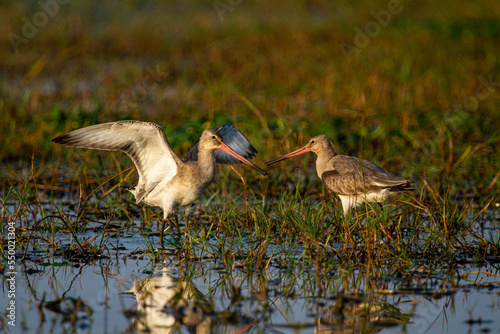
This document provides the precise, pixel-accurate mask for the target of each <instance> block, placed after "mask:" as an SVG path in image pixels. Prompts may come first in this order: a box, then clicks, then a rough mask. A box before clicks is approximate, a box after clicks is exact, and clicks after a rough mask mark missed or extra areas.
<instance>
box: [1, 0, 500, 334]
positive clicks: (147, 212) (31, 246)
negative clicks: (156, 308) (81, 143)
mask: <svg viewBox="0 0 500 334" xmlns="http://www.w3.org/2000/svg"><path fill="white" fill-rule="evenodd" d="M214 3H215V2H214ZM214 3H211V2H203V3H200V2H197V1H182V2H168V3H162V2H155V1H146V2H137V1H125V2H123V3H121V2H120V5H119V6H118V5H117V3H115V1H110V2H96V1H71V2H69V3H67V4H64V5H62V4H61V5H60V6H58V9H57V13H55V14H54V15H53V16H50V18H49V19H48V22H47V23H46V24H45V25H44V26H43V27H39V29H37V33H36V34H34V36H33V37H29V38H28V37H27V36H24V35H23V34H24V32H25V28H24V27H23V24H25V22H27V21H30V20H31V19H32V18H33V17H34V15H35V14H36V13H38V12H40V11H43V10H44V9H43V8H41V7H40V4H39V3H38V2H26V1H25V2H18V3H1V4H0V17H2V22H3V23H2V25H1V26H0V32H1V33H0V43H1V45H3V47H2V48H0V67H1V69H2V71H1V72H0V73H1V77H2V80H1V81H0V127H1V129H2V131H1V132H0V148H1V150H0V156H1V163H0V200H1V203H2V205H1V216H0V227H1V229H0V230H1V231H2V233H1V234H0V239H1V240H2V245H5V246H4V247H3V252H4V254H5V252H6V250H7V248H6V245H7V242H6V233H5V232H6V230H7V223H8V222H15V225H16V245H17V248H16V256H17V258H18V259H19V266H22V267H23V271H24V274H23V275H25V276H26V279H28V278H29V277H35V276H32V275H38V274H40V273H41V272H43V271H44V270H45V268H56V267H57V266H63V267H64V266H69V267H70V268H71V270H76V269H78V268H80V269H82V268H83V267H85V266H87V265H92V264H96V263H100V264H101V263H105V262H106V261H115V262H117V263H118V262H119V259H122V258H130V259H141V260H142V261H147V263H148V265H147V266H146V267H149V269H148V270H149V273H148V275H150V277H149V278H150V279H151V277H157V276H158V270H160V269H161V268H162V267H163V266H165V263H167V264H168V266H169V267H175V268H177V269H176V272H175V276H178V278H179V280H181V281H186V282H187V283H186V284H187V285H189V284H190V282H191V283H192V282H193V280H195V279H196V277H200V276H204V275H206V272H205V270H208V269H207V268H211V269H212V270H217V272H218V273H220V275H221V277H222V276H223V277H224V278H221V279H220V281H218V282H219V283H220V285H219V286H217V287H216V288H214V291H212V292H213V293H214V294H217V293H219V294H222V295H224V296H230V297H229V299H230V300H231V303H230V304H231V307H229V308H228V309H227V310H225V311H224V312H221V313H220V314H219V316H218V317H216V319H213V320H214V321H215V322H219V321H222V322H226V323H227V322H229V323H231V322H237V323H240V324H253V323H255V322H256V321H257V320H256V319H260V320H258V321H264V322H265V321H266V320H265V319H268V318H269V317H270V314H265V313H266V312H267V311H269V309H272V307H271V306H269V305H268V304H266V303H269V298H271V297H270V296H273V297H276V298H278V297H277V296H280V297H279V298H284V299H286V300H289V298H290V299H292V300H293V299H294V298H300V299H301V298H303V299H304V300H305V304H308V303H310V304H308V305H307V306H308V307H309V308H310V309H314V308H316V309H321V312H319V311H318V312H319V313H321V316H320V315H318V317H317V323H316V324H314V326H316V327H317V328H318V329H319V327H318V326H320V325H321V324H326V327H327V328H329V329H332V328H333V329H341V328H342V326H347V323H349V321H347V320H346V319H350V320H353V319H358V318H360V319H363V321H364V322H363V323H362V324H359V323H356V324H354V323H355V322H356V321H355V320H353V322H352V327H350V328H364V329H365V330H368V329H369V330H375V329H377V328H382V327H387V326H392V325H396V324H397V325H400V326H402V328H403V330H404V328H405V326H406V324H408V322H409V321H410V319H409V317H411V315H412V314H413V313H412V312H414V309H413V311H410V312H406V313H405V312H402V311H400V310H399V308H398V307H397V305H398V303H397V302H394V303H387V299H388V297H387V296H391V295H393V294H396V295H397V294H416V295H418V296H425V297H426V298H427V297H429V296H430V297H429V298H431V297H432V298H438V297H440V296H441V297H442V296H445V295H446V296H449V295H452V294H455V293H457V291H459V290H460V289H461V288H464V287H465V286H466V285H465V283H464V282H471V281H472V282H474V283H473V284H475V285H481V282H479V281H477V280H474V279H472V278H471V276H470V272H475V270H476V269H477V270H478V271H481V270H482V274H481V275H483V276H480V277H484V275H486V276H488V277H498V263H500V233H499V229H500V226H499V224H498V220H499V219H500V216H499V205H500V204H499V198H498V194H499V193H500V180H499V177H500V159H499V156H498V152H499V149H500V109H499V108H498V105H499V103H498V102H499V97H500V91H499V90H500V85H499V83H498V82H499V80H500V79H499V78H500V65H499V62H498V59H497V57H496V55H498V54H500V42H499V39H498V37H499V36H500V25H499V24H498V17H499V16H500V7H498V5H497V4H496V2H494V1H487V2H484V1H483V2H481V1H472V2H470V3H468V4H466V5H463V6H459V7H458V8H456V7H457V6H455V3H454V2H451V0H447V1H440V2H427V3H425V4H422V3H416V2H406V1H402V2H401V6H402V7H401V8H402V9H401V11H400V12H398V14H397V15H396V14H394V15H392V16H391V18H390V22H388V23H387V24H386V25H380V24H379V30H378V32H377V33H376V34H374V33H370V34H367V35H366V36H365V37H366V40H365V43H363V45H362V47H361V46H360V45H357V44H356V41H358V42H359V40H360V38H361V37H358V39H357V37H356V36H357V34H359V31H361V32H363V31H365V28H366V27H368V25H367V24H368V23H370V22H372V21H373V22H377V21H376V20H375V16H373V14H372V12H375V13H380V12H381V11H382V10H385V9H387V2H384V1H376V2H373V1H361V2H357V3H355V4H354V3H348V2H345V3H344V2H341V3H335V4H334V3H331V2H329V1H307V2H304V1H294V2H283V1H277V2H255V1H250V2H246V1H242V2H239V3H238V4H236V2H229V3H230V4H231V10H228V11H224V12H220V8H219V9H217V7H215V6H214V5H213V4H214ZM224 3H225V2H224ZM235 4H236V5H235ZM452 8H453V9H452ZM47 17H49V16H47ZM23 18H27V20H22V19H23ZM31 21H32V20H31ZM372 26H373V24H372ZM12 34H15V35H17V36H18V37H19V38H21V37H22V38H24V39H22V40H20V39H18V40H15V41H22V42H19V43H13V39H12V38H13V36H14V35H12ZM346 45H349V46H350V47H353V46H354V47H355V50H356V51H355V52H352V53H349V54H348V55H346V53H345V46H346ZM352 50H354V49H352ZM123 119H139V120H147V121H152V122H156V123H158V124H160V125H161V126H163V127H164V129H165V133H166V135H167V138H168V139H169V142H170V143H171V145H172V147H173V149H174V150H175V151H176V152H177V153H178V154H179V155H180V156H183V155H184V154H186V153H187V151H188V150H189V149H190V148H191V147H192V146H193V145H194V144H195V143H196V142H197V141H198V139H199V136H200V134H201V132H202V131H203V129H205V128H207V127H212V128H214V127H216V126H218V125H221V124H223V123H226V122H231V123H233V124H234V125H235V127H237V128H238V129H239V130H240V131H242V132H243V133H244V134H245V135H246V137H247V138H248V139H249V140H250V141H251V142H252V144H253V145H254V146H255V147H256V148H257V150H258V151H259V153H258V154H257V156H256V158H255V159H254V160H253V161H254V162H255V163H256V164H257V165H260V166H263V162H264V161H266V160H269V159H271V158H274V157H276V156H279V155H281V154H283V153H286V152H289V151H291V150H293V149H294V148H297V147H299V146H301V145H303V144H305V143H306V142H307V140H308V139H309V138H311V137H312V136H314V135H317V134H320V133H324V134H326V135H328V136H329V137H330V138H331V139H332V140H333V142H334V144H335V147H336V148H337V151H338V152H339V153H343V154H349V155H355V156H358V157H360V158H363V159H367V160H370V161H373V162H376V163H377V164H379V165H381V166H382V167H383V168H384V169H386V170H387V171H388V172H389V173H393V174H395V175H400V176H402V177H404V178H407V179H412V180H414V181H415V182H416V187H417V188H418V190H417V191H416V192H414V193H413V194H410V195H401V196H399V197H396V198H395V200H394V201H392V202H391V203H390V204H387V205H384V206H383V207H379V206H376V205H373V206H372V205H369V204H366V205H364V206H362V207H360V208H358V209H357V210H356V211H355V212H354V214H353V215H352V218H351V219H350V220H346V219H345V218H344V216H343V214H342V209H341V205H340V201H339V200H338V198H337V197H336V196H333V195H331V194H329V193H328V192H327V191H326V190H325V189H324V186H323V185H322V183H321V181H320V180H319V179H318V178H317V176H316V173H315V171H314V168H313V167H314V156H313V155H310V156H303V158H301V159H294V160H290V161H287V162H286V163H281V164H279V165H276V166H274V167H272V168H269V169H268V173H269V174H270V177H268V178H264V177H262V176H260V175H259V174H258V173H255V172H253V171H251V170H249V169H245V168H240V167H225V166H220V167H219V173H218V175H217V177H216V179H215V181H214V183H213V184H212V185H211V186H210V187H209V188H208V191H207V192H206V193H205V194H204V195H203V197H202V199H201V200H200V201H198V202H197V203H196V205H195V206H194V207H193V208H192V209H191V212H190V214H189V215H186V214H185V213H184V211H183V210H182V209H181V210H178V211H177V213H176V214H175V215H173V216H172V218H171V219H169V221H168V223H167V226H168V229H167V231H166V234H165V247H161V246H160V242H159V237H160V233H159V227H160V226H161V225H162V218H161V214H160V211H159V210H157V209H155V208H151V207H148V206H146V205H143V204H139V205H137V204H135V201H134V200H133V197H132V195H131V194H129V193H128V192H127V191H126V190H125V189H123V188H120V187H119V186H120V185H132V184H134V183H135V182H136V179H137V175H136V172H135V170H134V169H133V168H130V167H131V166H132V162H131V161H130V160H129V159H128V157H127V156H126V155H125V154H122V153H120V152H118V153H114V152H113V153H112V152H95V151H91V150H81V149H67V148H64V147H61V146H59V145H54V144H53V143H51V140H52V138H54V137H55V136H57V135H60V134H61V133H64V132H67V131H70V130H74V129H76V128H80V127H83V126H88V125H92V124H96V123H103V122H109V121H116V120H123ZM124 245H125V246H124ZM132 245H133V246H132ZM5 266H6V263H4V262H0V270H1V271H2V272H7V271H8V270H7V269H6V267H5ZM80 266H83V267H80ZM214 268H215V269H214ZM464 268H468V269H467V270H465V269H464ZM470 268H472V269H474V270H472V269H470ZM68 270H69V269H68ZM141 270H144V269H141ZM20 272H21V270H20ZM235 272H236V274H235ZM268 272H271V274H268ZM41 275H43V274H41ZM163 275H164V274H161V276H162V277H164V276H163ZM266 275H269V276H266ZM235 276H236V277H238V279H241V280H243V281H245V280H247V281H248V282H250V283H248V285H249V286H250V288H248V289H249V291H250V292H249V293H248V294H247V295H245V296H242V294H241V291H240V290H238V284H237V283H235V282H234V281H232V280H235V279H236V278H235ZM263 276H264V277H263ZM278 276H279V279H278V278H277V277H278ZM103 277H108V276H107V274H103ZM270 277H272V278H270ZM478 277H479V276H478ZM106 279H107V278H104V280H105V281H106ZM143 279H145V278H144V277H141V280H143ZM165 279H166V278H165ZM28 280H29V279H28ZM280 280H281V281H280ZM274 281H276V282H278V281H279V282H281V283H279V282H278V283H276V284H274V283H273V282H274ZM497 281H498V279H497ZM262 282H263V283H262ZM488 282H490V281H488ZM294 283H296V285H294ZM137 284H138V285H137V286H135V290H133V291H132V290H130V288H131V287H127V288H125V289H122V291H123V292H125V291H128V290H130V291H129V293H134V295H135V297H136V298H137V303H138V304H139V305H140V303H141V301H142V302H143V299H141V298H142V297H140V295H138V294H139V293H140V291H142V290H141V289H144V288H145V287H146V285H147V281H141V282H138V283H137ZM169 284H170V283H169ZM273 284H274V285H273ZM488 284H489V285H490V286H495V287H498V286H499V283H498V282H496V283H488ZM211 288H212V287H211ZM32 290H33V291H34V290H35V289H32ZM32 290H30V291H32ZM33 294H34V295H35V296H36V297H35V298H34V300H36V303H37V304H38V308H39V310H40V313H39V314H40V317H43V314H44V311H43V309H44V308H45V309H50V310H51V311H54V310H57V312H60V314H62V315H63V318H64V319H63V320H62V321H63V322H65V323H70V324H72V325H74V326H83V325H82V323H86V322H87V320H88V319H92V317H95V314H92V313H93V312H94V313H95V311H92V307H91V305H89V302H88V301H86V300H85V299H84V298H83V296H81V297H75V298H73V297H72V296H65V295H62V296H57V298H56V299H55V300H53V301H52V302H53V303H52V304H47V301H46V300H45V299H44V298H45V296H44V297H43V298H42V297H41V296H39V295H36V293H35V292H33ZM194 295H195V296H198V297H199V296H200V295H199V293H194ZM183 296H184V295H182V294H181V295H180V297H179V295H177V297H178V298H180V300H183V299H189V298H188V297H185V296H184V297H183ZM213 296H214V295H212V296H211V297H213ZM123 298H125V297H123ZM200 298H201V297H200ZM204 298H206V296H205V297H204ZM245 298H248V299H246V300H247V301H248V300H252V301H253V300H257V301H258V303H257V304H258V305H259V307H260V308H259V310H260V311H261V312H263V314H264V315H262V317H261V318H258V317H256V318H252V317H251V316H249V315H247V316H245V317H241V316H236V315H235V314H236V313H238V312H237V310H236V309H235V308H234V307H236V306H235V305H238V301H241V300H245ZM252 298H255V299H252ZM329 298H333V301H332V300H331V299H329ZM202 299H203V298H202ZM209 299H210V297H209ZM271 299H272V298H271ZM417 299H418V298H416V297H415V300H417ZM212 302H213V300H210V301H209V302H208V303H207V302H206V301H203V302H202V306H200V309H201V310H202V312H205V313H206V314H208V313H210V312H213V308H214V305H213V303H212ZM174 304H175V305H184V304H182V303H181V304H179V303H177V302H176V303H174ZM187 304H188V303H187ZM175 305H174V311H175V312H178V311H179V310H178V308H176V307H177V306H175ZM325 305H326V306H325ZM395 305H396V308H394V307H395ZM266 310H267V311H266ZM367 310H371V311H373V312H375V313H376V314H377V315H378V316H377V317H370V316H367V313H366V312H368V311H367ZM374 310H376V311H374ZM226 311H227V312H226ZM1 312H3V311H1ZM123 312H124V314H126V315H127V316H129V317H132V318H134V317H135V320H134V323H133V324H131V325H130V326H131V328H129V330H131V331H140V330H143V329H141V328H142V327H141V326H142V325H141V320H140V319H139V318H137V313H134V312H132V311H131V310H124V311H123ZM175 312H174V313H175ZM179 312H180V311H179ZM311 312H312V311H311ZM269 313H271V311H269ZM319 313H318V314H319ZM369 313H370V312H368V314H369ZM175 314H180V313H175ZM359 314H363V315H362V316H360V315H359ZM240 315H241V314H240ZM82 319H83V320H82ZM182 319H187V318H184V315H183V314H181V315H178V316H176V317H174V322H175V323H179V322H180V323H183V321H185V322H184V323H186V324H187V323H188V322H189V321H195V320H193V319H196V317H195V318H189V320H182ZM262 319H264V320H262ZM344 320H345V321H344ZM470 321H471V322H472V323H474V321H475V320H474V319H472V318H471V319H470ZM195 322H196V321H195ZM302 325H304V324H302ZM296 326H298V327H300V324H296ZM304 326H306V325H304ZM356 326H361V327H356ZM0 327H3V328H6V325H5V322H2V323H1V326H0ZM240 329H242V328H240ZM297 329H300V328H297ZM260 330H262V328H261V329H260Z"/></svg>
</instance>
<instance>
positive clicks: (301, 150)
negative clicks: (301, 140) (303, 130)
mask: <svg viewBox="0 0 500 334" xmlns="http://www.w3.org/2000/svg"><path fill="white" fill-rule="evenodd" d="M307 152H311V149H310V148H309V146H308V145H306V146H304V147H301V148H299V149H298V150H295V151H293V152H290V153H288V154H285V155H282V156H281V157H278V158H276V159H273V160H269V161H266V162H265V164H266V166H270V165H272V164H275V163H277V162H280V161H282V160H285V159H288V158H291V157H294V156H296V155H300V154H304V153H307Z"/></svg>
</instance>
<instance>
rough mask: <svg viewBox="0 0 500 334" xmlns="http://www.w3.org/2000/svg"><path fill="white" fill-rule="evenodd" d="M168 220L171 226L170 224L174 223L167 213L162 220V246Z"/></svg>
mask: <svg viewBox="0 0 500 334" xmlns="http://www.w3.org/2000/svg"><path fill="white" fill-rule="evenodd" d="M167 221H168V225H169V227H168V228H170V225H172V220H171V219H170V218H168V216H167V215H164V216H163V219H162V222H161V231H160V246H161V247H163V237H164V235H165V223H166V222H167Z"/></svg>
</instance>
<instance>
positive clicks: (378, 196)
mask: <svg viewBox="0 0 500 334" xmlns="http://www.w3.org/2000/svg"><path fill="white" fill-rule="evenodd" d="M394 195H396V193H395V192H391V191H388V190H387V189H384V190H382V192H380V193H368V194H363V195H357V196H341V195H339V197H340V198H341V200H342V202H346V203H349V204H350V205H351V206H357V205H360V204H363V203H364V202H385V201H386V200H388V199H390V198H391V197H393V196H394Z"/></svg>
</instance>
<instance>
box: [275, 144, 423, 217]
mask: <svg viewBox="0 0 500 334" xmlns="http://www.w3.org/2000/svg"><path fill="white" fill-rule="evenodd" d="M306 152H314V153H316V155H317V156H318V158H317V159H316V172H317V173H318V176H319V178H320V179H321V180H323V183H324V184H325V186H326V188H327V189H328V190H329V191H330V192H332V193H334V194H337V195H338V196H339V197H340V200H341V202H342V208H343V209H344V216H345V217H346V218H347V215H348V213H349V210H350V209H352V208H353V207H356V206H358V205H360V204H361V203H363V202H384V201H386V200H388V199H389V198H391V197H393V196H395V195H397V194H398V193H400V192H403V191H413V190H416V189H415V188H413V187H412V181H409V180H404V179H401V178H398V177H393V176H391V175H389V174H388V173H387V172H386V171H385V170H384V169H383V168H382V167H380V166H378V165H376V164H374V163H373V162H370V161H367V160H362V159H358V158H355V157H350V156H346V155H339V154H337V152H335V148H334V147H333V143H332V141H331V140H330V138H328V137H327V136H325V135H317V136H316V137H313V138H312V139H311V140H309V142H308V143H307V145H305V146H304V147H301V148H299V149H298V150H295V151H293V152H290V153H288V154H285V155H282V156H281V157H279V158H276V159H273V160H270V161H267V162H266V165H267V166H269V165H272V164H274V163H276V162H278V161H282V160H285V159H288V158H291V157H293V156H296V155H299V154H303V153H306Z"/></svg>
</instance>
